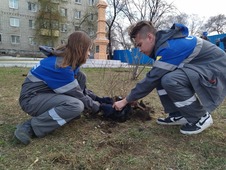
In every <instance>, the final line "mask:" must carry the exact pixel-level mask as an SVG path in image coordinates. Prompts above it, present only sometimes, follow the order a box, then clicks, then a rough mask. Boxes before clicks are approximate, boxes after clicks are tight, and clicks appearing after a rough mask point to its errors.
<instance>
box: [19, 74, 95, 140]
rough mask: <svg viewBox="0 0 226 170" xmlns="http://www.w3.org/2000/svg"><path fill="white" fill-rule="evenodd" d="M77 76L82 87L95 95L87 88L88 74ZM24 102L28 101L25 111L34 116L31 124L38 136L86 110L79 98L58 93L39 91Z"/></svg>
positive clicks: (45, 133)
mask: <svg viewBox="0 0 226 170" xmlns="http://www.w3.org/2000/svg"><path fill="white" fill-rule="evenodd" d="M76 78H77V80H78V83H79V85H80V87H81V89H82V90H83V91H84V92H86V93H89V94H90V95H93V96H94V97H95V95H94V94H93V93H92V92H91V91H89V90H87V89H86V75H85V74H84V73H83V72H78V75H77V77H76ZM23 103H26V106H23V108H24V111H25V112H26V113H28V114H29V115H31V116H32V118H31V126H32V128H33V130H34V133H35V135H36V136H37V137H44V136H45V135H47V134H48V133H50V132H52V131H54V130H55V129H57V128H58V127H60V126H63V125H64V124H66V123H67V122H69V121H70V120H72V119H74V118H77V117H79V116H80V114H81V113H82V112H83V111H84V104H83V102H82V101H80V100H79V99H77V98H75V97H71V96H68V95H63V94H56V93H37V94H35V95H33V96H31V98H29V99H27V101H25V102H23Z"/></svg>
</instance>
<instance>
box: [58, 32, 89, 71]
mask: <svg viewBox="0 0 226 170" xmlns="http://www.w3.org/2000/svg"><path fill="white" fill-rule="evenodd" d="M91 46H92V40H91V38H90V37H89V36H88V35H87V34H86V33H85V32H83V31H75V32H74V33H72V34H71V35H70V36H69V38H68V43H67V44H66V45H63V46H60V47H57V48H56V49H55V50H54V51H55V52H54V54H55V55H57V56H61V57H63V58H64V59H63V63H62V67H67V66H71V67H72V68H73V69H75V68H76V67H77V66H81V65H82V64H84V63H85V62H86V59H87V52H88V50H89V49H90V47H91Z"/></svg>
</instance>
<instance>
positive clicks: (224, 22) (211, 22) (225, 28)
mask: <svg viewBox="0 0 226 170" xmlns="http://www.w3.org/2000/svg"><path fill="white" fill-rule="evenodd" d="M205 27H206V28H207V31H208V32H210V33H211V32H217V33H218V34H222V33H224V32H226V16H225V15H224V14H220V15H217V16H213V17H210V18H209V19H208V20H207V22H206V24H205Z"/></svg>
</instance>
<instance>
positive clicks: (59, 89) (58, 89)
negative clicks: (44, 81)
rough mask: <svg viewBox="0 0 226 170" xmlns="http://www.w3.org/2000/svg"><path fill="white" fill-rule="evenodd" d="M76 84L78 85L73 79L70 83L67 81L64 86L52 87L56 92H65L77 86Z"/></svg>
mask: <svg viewBox="0 0 226 170" xmlns="http://www.w3.org/2000/svg"><path fill="white" fill-rule="evenodd" d="M78 85H79V84H78V81H77V80H76V79H75V80H74V81H72V82H71V83H69V84H67V85H65V86H62V87H59V88H57V89H54V91H55V92H56V93H65V92H67V91H70V90H72V89H73V88H75V87H77V86H78Z"/></svg>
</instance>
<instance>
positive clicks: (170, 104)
mask: <svg viewBox="0 0 226 170" xmlns="http://www.w3.org/2000/svg"><path fill="white" fill-rule="evenodd" d="M157 91H158V94H159V97H160V100H161V103H162V105H163V107H164V110H165V112H166V113H171V112H176V111H179V112H180V113H181V115H182V116H183V117H185V118H186V119H187V121H188V122H190V123H195V122H197V121H198V120H199V119H200V118H201V117H202V116H204V115H205V113H206V111H205V110H204V109H203V107H202V104H201V103H200V101H199V99H198V97H197V96H196V93H195V91H194V89H193V87H192V85H191V83H190V81H189V79H188V77H187V75H186V74H185V73H184V72H183V71H182V70H181V69H177V70H175V71H173V72H170V73H168V74H166V75H164V76H163V77H162V79H161V86H159V87H158V88H157Z"/></svg>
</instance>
